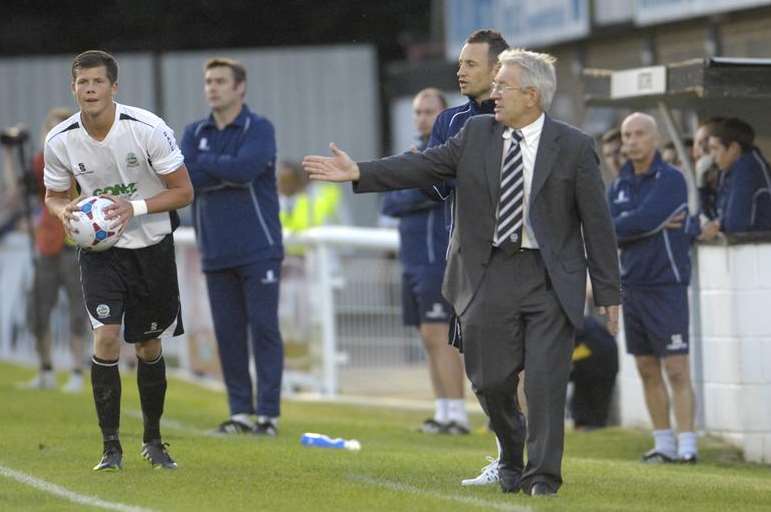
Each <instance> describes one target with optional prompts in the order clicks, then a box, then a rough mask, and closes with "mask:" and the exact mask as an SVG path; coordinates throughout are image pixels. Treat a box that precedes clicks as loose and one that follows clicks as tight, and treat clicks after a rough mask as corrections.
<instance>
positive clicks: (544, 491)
mask: <svg viewBox="0 0 771 512" xmlns="http://www.w3.org/2000/svg"><path fill="white" fill-rule="evenodd" d="M530 496H547V497H550V498H556V497H557V491H555V490H554V489H552V488H551V487H549V484H547V483H546V482H536V483H534V484H533V486H532V487H530Z"/></svg>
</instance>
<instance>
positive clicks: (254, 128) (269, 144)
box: [181, 105, 284, 271]
mask: <svg viewBox="0 0 771 512" xmlns="http://www.w3.org/2000/svg"><path fill="white" fill-rule="evenodd" d="M181 149H182V153H183V154H184V155H185V165H187V169H188V171H189V172H190V180H191V181H192V183H193V188H194V189H195V200H194V202H193V214H194V215H193V223H194V226H195V230H196V236H197V239H198V246H199V249H200V251H201V261H202V267H203V270H204V271H216V270H222V269H226V268H233V267H238V266H241V265H246V264H250V263H253V262H255V261H258V260H266V259H273V258H281V257H283V254H284V249H283V245H282V239H281V224H280V222H279V218H278V211H279V206H278V193H277V191H276V172H275V160H276V137H275V133H274V130H273V125H272V124H271V122H270V121H268V120H267V119H265V118H264V117H260V116H258V115H257V114H254V113H252V112H251V111H250V110H249V108H248V107H247V106H246V105H244V107H243V109H242V110H241V113H240V114H239V115H238V117H236V119H235V120H234V121H233V122H232V123H230V124H229V125H228V126H226V127H225V128H223V129H222V130H218V129H217V126H216V125H215V124H214V119H213V117H211V116H209V117H208V118H206V119H202V120H200V121H196V122H194V123H192V124H190V125H188V126H187V127H186V128H185V133H184V135H183V136H182V143H181Z"/></svg>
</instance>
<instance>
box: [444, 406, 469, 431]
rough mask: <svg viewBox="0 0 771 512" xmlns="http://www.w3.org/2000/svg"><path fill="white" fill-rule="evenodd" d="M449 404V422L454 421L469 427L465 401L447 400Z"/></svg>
mask: <svg viewBox="0 0 771 512" xmlns="http://www.w3.org/2000/svg"><path fill="white" fill-rule="evenodd" d="M446 402H447V421H448V422H450V421H454V422H455V423H457V424H459V425H463V426H464V427H468V413H467V412H466V402H465V400H462V399H458V400H449V399H448V400H446Z"/></svg>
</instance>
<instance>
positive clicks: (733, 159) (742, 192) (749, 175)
mask: <svg viewBox="0 0 771 512" xmlns="http://www.w3.org/2000/svg"><path fill="white" fill-rule="evenodd" d="M754 142H755V131H754V130H753V129H752V127H751V126H750V125H749V124H747V123H745V122H744V121H742V120H741V119H736V118H730V119H725V120H723V121H722V122H720V123H718V124H717V125H716V126H715V127H714V129H713V131H712V132H711V133H710V137H709V150H710V155H711V156H712V158H713V159H714V161H715V163H716V164H717V167H718V168H719V169H720V178H719V182H718V190H717V202H716V204H717V214H718V218H717V219H716V220H715V221H713V222H712V223H710V224H708V226H706V229H705V230H704V231H705V232H706V233H707V234H708V236H707V237H705V238H711V236H709V235H712V236H714V235H715V234H716V233H717V231H718V230H720V231H722V232H723V233H743V232H747V231H771V174H770V173H769V167H768V162H766V159H765V158H764V157H763V155H762V154H761V153H760V150H759V149H758V148H756V147H755V145H754ZM710 227H713V228H714V229H712V230H710V229H709V228H710Z"/></svg>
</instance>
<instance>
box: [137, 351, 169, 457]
mask: <svg viewBox="0 0 771 512" xmlns="http://www.w3.org/2000/svg"><path fill="white" fill-rule="evenodd" d="M137 359H139V362H138V365H137V387H139V401H140V402H141V403H142V417H143V418H144V421H145V432H144V434H143V435H142V442H144V443H149V442H150V441H152V440H153V439H160V438H161V416H162V415H163V402H164V399H165V398H166V362H165V361H164V360H163V354H161V355H159V356H158V359H156V360H154V361H147V362H146V361H143V360H142V359H140V358H137Z"/></svg>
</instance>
